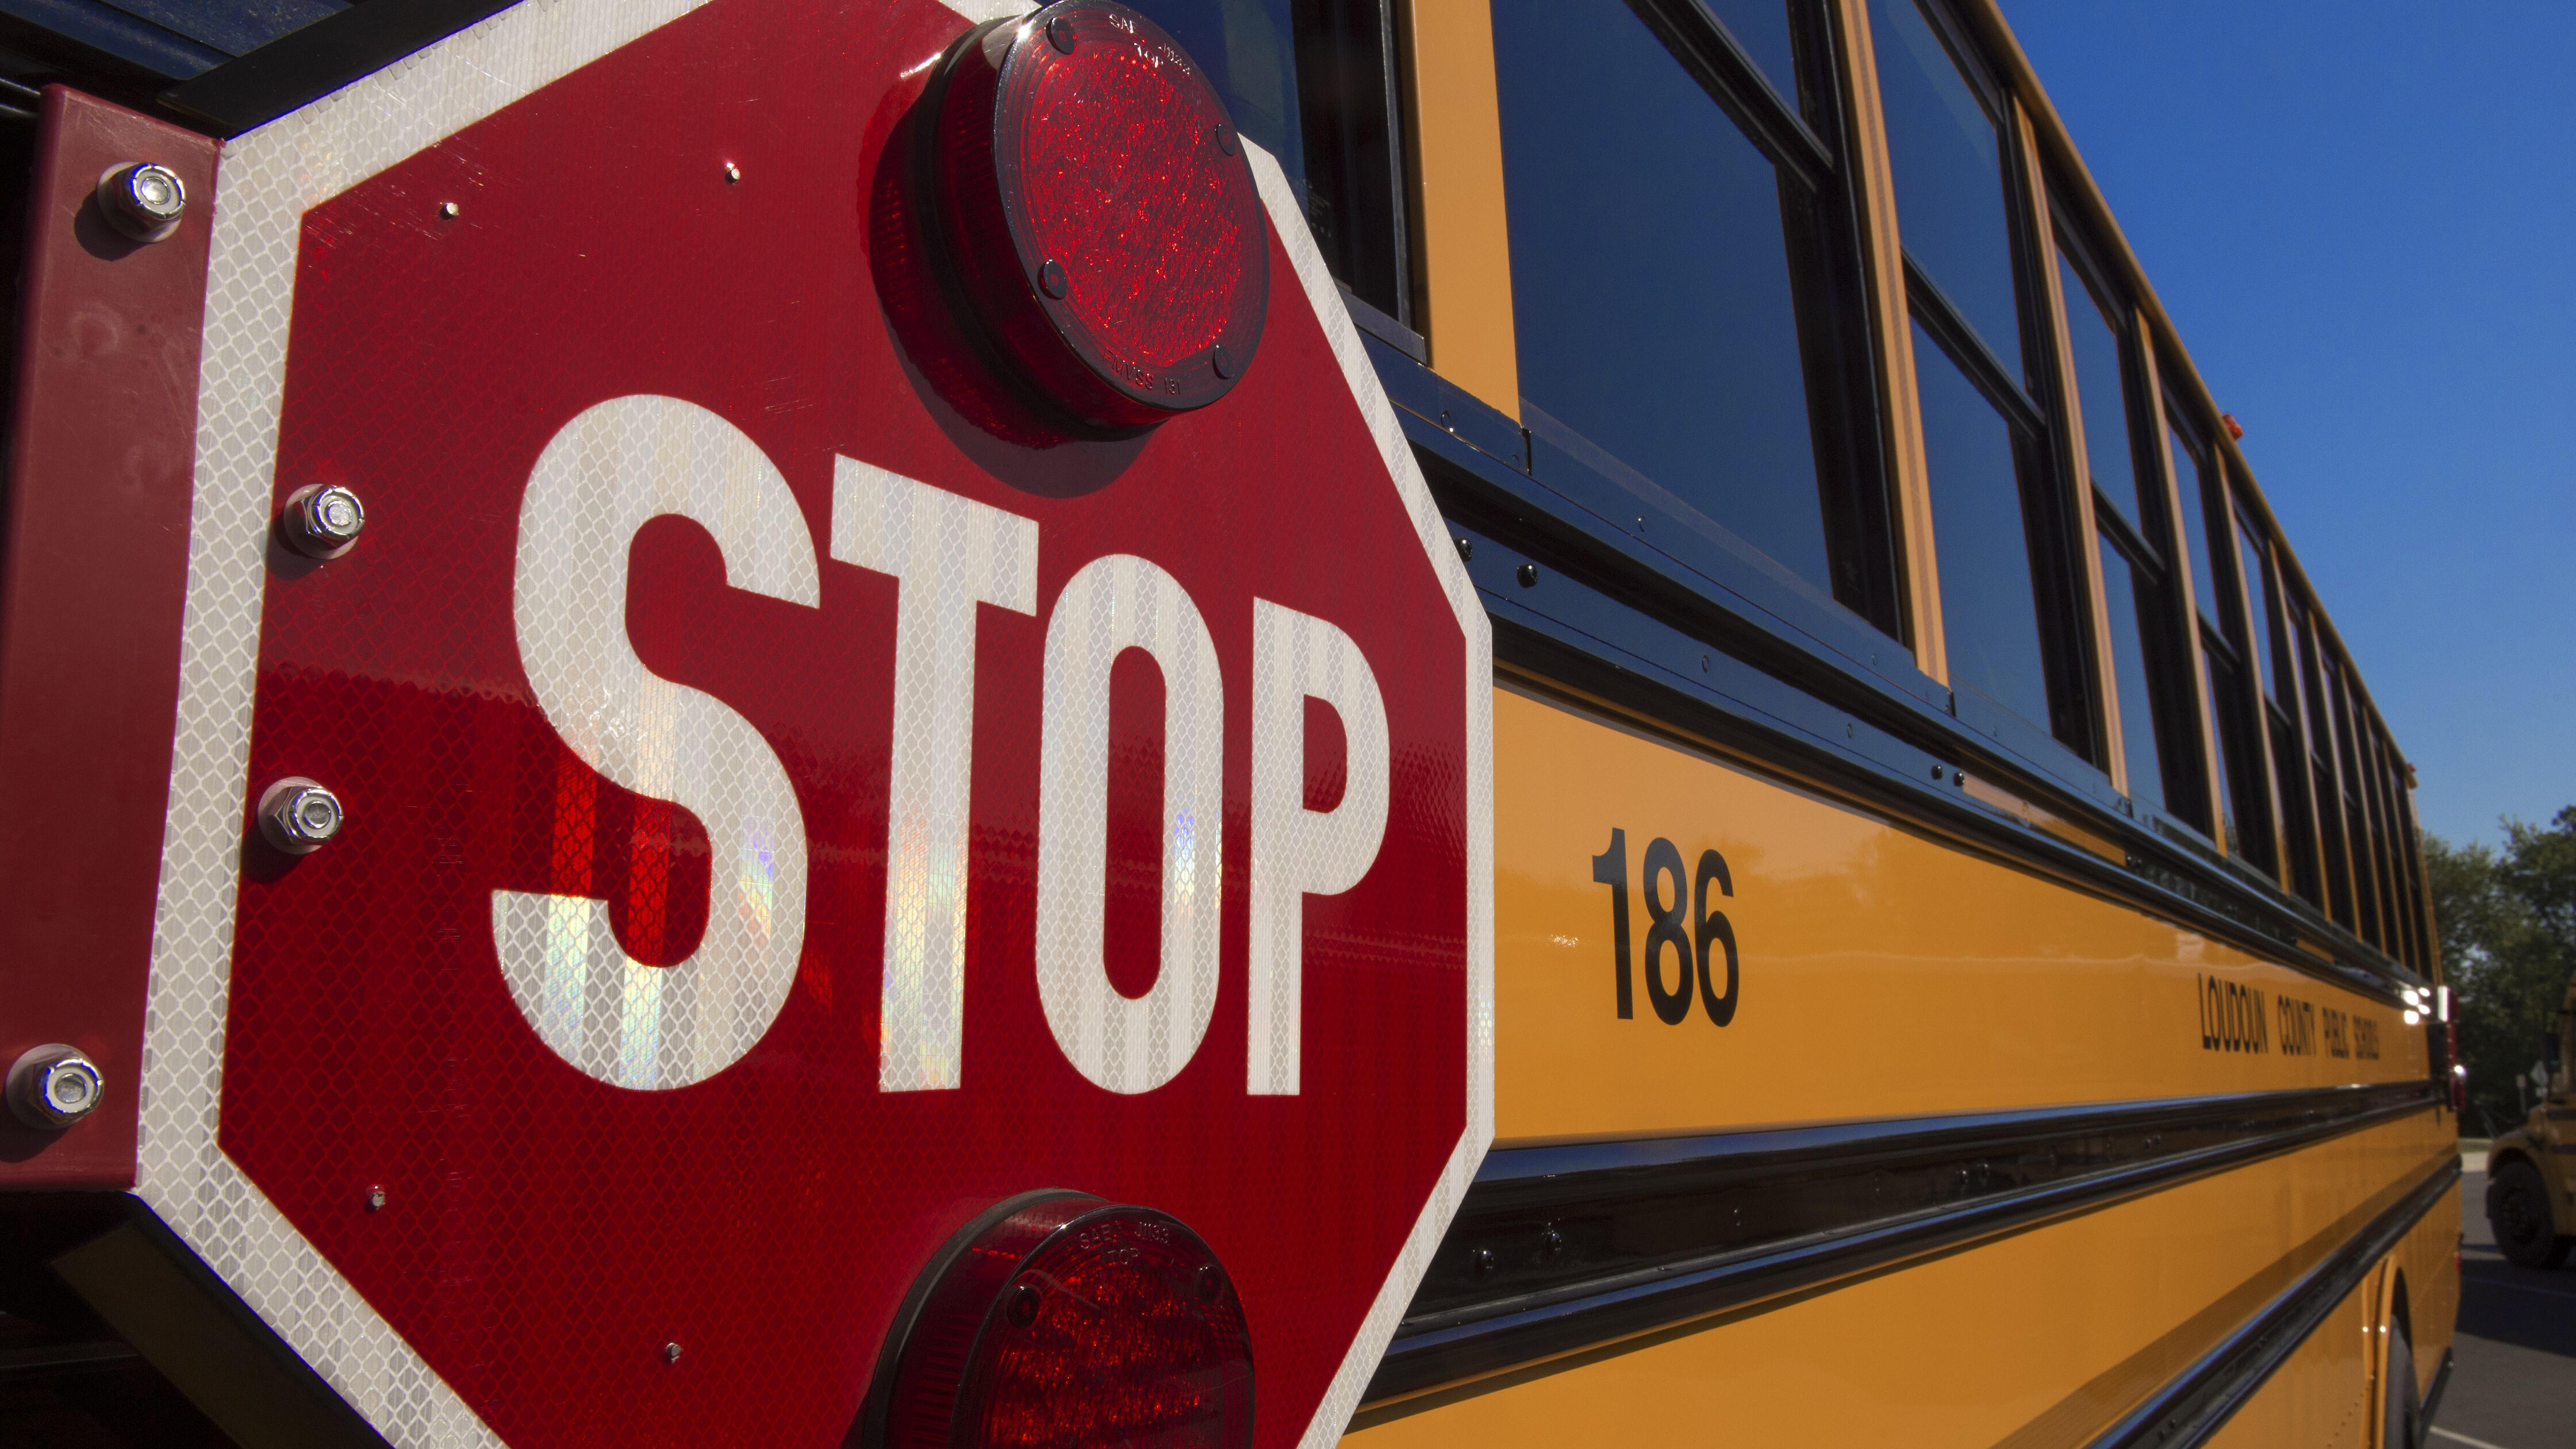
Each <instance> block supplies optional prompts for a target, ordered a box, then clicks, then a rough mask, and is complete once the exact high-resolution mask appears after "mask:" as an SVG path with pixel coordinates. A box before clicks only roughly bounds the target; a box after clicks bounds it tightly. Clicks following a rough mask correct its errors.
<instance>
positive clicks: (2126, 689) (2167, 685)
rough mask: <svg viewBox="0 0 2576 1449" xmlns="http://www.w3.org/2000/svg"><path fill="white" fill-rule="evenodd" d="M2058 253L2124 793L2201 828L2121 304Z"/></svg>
mask: <svg viewBox="0 0 2576 1449" xmlns="http://www.w3.org/2000/svg"><path fill="white" fill-rule="evenodd" d="M2053 255H2054V257H2055V260H2056V264H2057V275H2058V287H2059V292H2060V294H2061V295H2062V296H2063V297H2064V298H2065V304H2066V333H2067V343H2068V352H2069V353H2070V354H2071V358H2070V360H2071V361H2072V362H2073V363H2074V370H2075V391H2076V397H2075V399H2074V406H2073V407H2071V408H2069V409H2067V411H2068V412H2069V413H2070V414H2072V416H2071V417H2069V418H2068V419H2067V424H2068V426H2070V427H2075V428H2078V429H2079V433H2080V436H2081V437H2082V438H2083V440H2084V461H2085V467H2086V470H2087V471H2088V472H2089V473H2090V474H2091V475H2092V477H2091V482H2092V485H2093V498H2094V517H2095V519H2096V522H2097V524H2098V526H2099V528H2100V540H2099V543H2100V550H2101V558H2102V599H2103V607H2104V608H2105V609H2107V610H2109V613H2110V617H2109V618H2108V619H2107V620H2106V621H2105V622H2106V623H2107V624H2108V625H2109V633H2110V639H2111V673H2112V688H2113V690H2114V691H2115V693H2116V698H2115V699H2114V701H2113V703H2114V706H2115V707H2116V708H2117V709H2118V711H2119V717H2120V752H2121V754H2122V756H2123V757H2124V759H2125V762H2126V764H2127V766H2128V783H2129V794H2130V796H2131V798H2133V799H2138V800H2144V801H2146V802H2147V803H2149V804H2151V805H2155V806H2157V807H2159V808H2161V809H2167V810H2171V811H2173V812H2174V813H2175V814H2177V815H2179V816H2180V817H2181V818H2182V819H2184V820H2186V821H2188V822H2190V823H2191V824H2192V825H2194V826H2196V827H2198V828H2200V829H2203V830H2206V829H2208V828H2209V826H2208V819H2207V817H2208V814H2209V812H2208V810H2207V809H2206V808H2204V807H2203V806H2201V804H2200V803H2199V800H2198V797H2199V794H2200V789H2199V783H2200V771H2199V770H2198V768H2196V767H2195V765H2194V763H2193V762H2194V760H2195V759H2196V757H2197V755H2198V750H2199V740H2198V737H2197V734H2196V733H2195V732H2194V730H2193V729H2192V724H2191V709H2190V706H2189V705H2188V703H2186V702H2185V696H2186V695H2187V694H2188V688H2187V683H2186V682H2187V681H2188V679H2189V677H2190V676H2189V673H2188V671H2187V668H2186V667H2185V666H2184V664H2183V662H2182V661H2183V660H2185V659H2187V658H2188V657H2189V656H2188V654H2187V653H2186V651H2184V650H2183V648H2182V647H2181V642H2182V641H2181V637H2180V633H2179V629H2178V626H2179V624H2180V623H2181V620H2180V619H2179V618H2178V617H2177V614H2178V608H2177V606H2176V605H2175V604H2174V603H2173V597H2174V595H2173V580H2172V564H2171V560H2172V557H2173V546H2172V541H2171V539H2170V538H2168V537H2167V535H2168V534H2169V533H2170V532H2171V529H2170V527H2169V526H2168V525H2167V524H2166V523H2165V521H2164V520H2165V511H2164V510H2163V509H2162V508H2161V507H2159V506H2155V505H2157V504H2160V503H2161V501H2162V500H2161V495H2160V493H2159V490H2158V489H2157V488H2156V486H2155V485H2156V481H2157V480H2156V479H2155V478H2154V477H2152V476H2147V477H2142V476H2141V475H2140V473H2139V470H2138V466H2137V447H2136V444H2135V442H2134V440H2133V437H2132V434H2131V432H2130V424H2129V418H2130V411H2129V406H2130V399H2131V397H2132V396H2133V395H2134V394H2136V393H2137V392H2138V391H2139V389H2138V388H2135V387H2132V386H2131V385H2130V378H2129V371H2130V368H2129V363H2128V358H2129V357H2130V355H2131V354H2130V352H2129V350H2128V347H2127V345H2126V338H2127V335H2128V332H2129V328H2128V327H2127V326H2126V325H2125V323H2124V322H2123V321H2122V320H2120V319H2123V318H2125V317H2126V315H2127V309H2125V308H2121V307H2116V306H2111V305H2106V304H2105V303H2104V302H2103V300H2102V298H2103V291H2102V289H2100V288H2098V287H2096V286H2095V285H2094V283H2093V281H2092V279H2091V275H2090V273H2089V271H2088V269H2086V268H2084V267H2082V266H2079V265H2078V264H2077V263H2076V261H2075V259H2074V258H2073V257H2072V256H2070V255H2068V253H2067V250H2066V244H2065V243H2063V242H2061V243H2060V244H2059V245H2058V246H2057V247H2056V248H2055V249H2054V250H2053Z"/></svg>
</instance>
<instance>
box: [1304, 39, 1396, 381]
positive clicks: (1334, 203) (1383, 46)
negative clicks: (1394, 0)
mask: <svg viewBox="0 0 2576 1449" xmlns="http://www.w3.org/2000/svg"><path fill="white" fill-rule="evenodd" d="M1291 11H1292V15H1293V17H1294V22H1295V28H1296V33H1297V104H1298V118H1299V121H1300V123H1301V125H1302V128H1303V131H1304V136H1305V142H1306V224H1307V225H1308V227H1310V228H1311V229H1312V230H1313V231H1314V233H1315V245H1316V246H1317V248H1319V249H1320V250H1321V251H1322V252H1323V254H1324V264H1325V265H1326V266H1327V267H1329V268H1331V269H1332V273H1333V276H1334V277H1335V278H1336V279H1337V280H1339V281H1340V282H1341V284H1342V285H1343V286H1345V287H1348V288H1350V290H1351V292H1352V294H1353V295H1355V296H1357V297H1358V298H1359V299H1360V300H1361V301H1363V302H1365V303H1367V304H1368V305H1369V306H1371V307H1374V308H1376V309H1377V310H1378V311H1379V312H1381V313H1383V314H1385V315H1386V316H1387V317H1388V318H1389V319H1391V320H1393V321H1394V322H1395V323H1396V324H1397V325H1399V326H1401V327H1404V328H1406V329H1407V330H1409V331H1412V332H1415V333H1419V332H1420V331H1421V328H1422V324H1421V321H1420V319H1419V318H1417V317H1416V316H1415V310H1416V309H1415V307H1414V305H1413V303H1414V297H1413V265H1412V252H1411V247H1410V243H1409V238H1410V236H1411V234H1412V231H1413V228H1412V226H1411V225H1410V221H1411V218H1409V217H1408V216H1407V215H1406V209H1407V208H1406V198H1407V197H1408V196H1409V194H1410V192H1411V188H1410V187H1409V186H1407V185H1406V184H1405V173H1404V135H1403V128H1402V120H1401V117H1402V116H1403V114H1404V107H1403V101H1402V97H1401V95H1400V94H1399V92H1398V90H1397V77H1398V76H1400V75H1401V74H1402V73H1403V70H1402V67H1401V66H1400V65H1399V63H1398V61H1397V34H1396V25H1395V19H1394V17H1393V15H1391V14H1390V13H1389V6H1388V0H1295V4H1294V5H1293V6H1292V7H1291Z"/></svg>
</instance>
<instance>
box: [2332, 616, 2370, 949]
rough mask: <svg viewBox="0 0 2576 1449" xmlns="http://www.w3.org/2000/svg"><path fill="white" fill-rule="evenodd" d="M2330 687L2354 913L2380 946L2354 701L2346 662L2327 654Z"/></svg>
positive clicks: (2365, 935)
mask: <svg viewBox="0 0 2576 1449" xmlns="http://www.w3.org/2000/svg"><path fill="white" fill-rule="evenodd" d="M2325 665H2326V689H2327V692H2328V698H2329V702H2330V706H2331V708H2332V710H2333V715H2334V726H2335V756H2336V760H2337V763H2339V764H2340V765H2341V766H2342V767H2343V770H2342V773H2343V827H2344V839H2345V841H2346V842H2347V843H2348V844H2349V846H2350V848H2351V851H2352V881H2353V888H2354V895H2355V900H2354V907H2355V909H2354V915H2355V916H2356V917H2358V918H2359V924H2360V927H2361V938H2362V939H2363V940H2365V941H2368V942H2369V943H2370V944H2372V945H2374V946H2380V945H2381V944H2382V942H2383V939H2384V938H2383V937H2381V935H2380V933H2379V886H2378V880H2377V875H2378V873H2377V871H2376V870H2375V869H2374V868H2373V866H2372V860H2371V852H2370V836H2371V832H2370V816H2369V814H2368V812H2367V811H2365V810H2364V809H2363V807H2362V801H2361V795H2362V784H2361V762H2362V756H2361V754H2360V752H2359V743H2360V742H2359V739H2358V737H2357V736H2356V735H2355V734H2354V733H2353V724H2352V722H2353V713H2352V702H2351V700H2350V698H2349V696H2348V695H2347V694H2346V692H2345V690H2344V684H2343V669H2342V666H2341V665H2340V664H2339V663H2338V662H2337V661H2336V660H2335V658H2334V657H2333V656H2332V655H2331V654H2329V655H2328V656H2327V657H2326V661H2325Z"/></svg>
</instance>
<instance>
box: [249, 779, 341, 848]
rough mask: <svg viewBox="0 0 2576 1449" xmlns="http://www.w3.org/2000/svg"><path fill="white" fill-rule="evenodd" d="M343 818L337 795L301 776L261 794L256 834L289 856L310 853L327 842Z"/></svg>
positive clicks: (336, 833)
mask: <svg viewBox="0 0 2576 1449" xmlns="http://www.w3.org/2000/svg"><path fill="white" fill-rule="evenodd" d="M346 820H347V816H346V815H344V814H343V813H342V811H341V809H340V797H339V796H337V795H334V794H332V793H331V792H330V791H328V790H325V789H323V788H322V787H321V786H320V785H317V784H315V783H314V782H313V781H311V780H307V779H305V778H304V777H303V776H301V775H289V776H287V777H286V778H285V779H283V780H280V781H278V782H277V783H276V784H274V785H271V786H269V787H268V788H267V789H266V790H264V791H262V792H261V793H260V797H259V833H260V834H262V835H264V836H266V837H268V843H269V844H271V845H274V846H276V847H277V848H278V849H280V850H282V851H285V852H286V853H287V854H289V855H311V854H312V853H313V852H315V851H317V850H320V849H321V848H322V847H323V846H326V845H328V844H330V843H331V840H332V837H334V836H336V835H338V834H339V833H340V827H341V825H342V824H344V823H345V822H346Z"/></svg>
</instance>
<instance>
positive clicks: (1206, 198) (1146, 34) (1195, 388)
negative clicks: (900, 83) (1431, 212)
mask: <svg viewBox="0 0 2576 1449" xmlns="http://www.w3.org/2000/svg"><path fill="white" fill-rule="evenodd" d="M925 103H926V104H927V105H928V106H929V107H930V108H931V115H932V117H933V118H934V123H933V124H932V125H930V126H927V127H925V128H924V130H925V132H926V133H927V136H928V142H929V150H930V154H929V155H928V156H927V157H926V158H925V160H926V161H927V168H926V169H927V171H928V173H929V177H928V179H929V182H930V184H931V186H932V188H933V190H934V192H935V197H934V200H933V204H932V205H931V206H930V207H929V208H927V210H928V211H929V213H930V215H931V216H932V218H933V225H934V226H935V227H936V228H937V230H938V231H940V232H942V233H944V235H943V236H940V237H937V238H935V239H934V245H933V246H932V247H931V248H930V251H931V254H932V256H933V257H935V258H938V259H940V261H941V262H942V264H944V265H945V266H946V267H948V268H949V269H950V270H951V273H952V275H951V281H952V282H953V284H954V287H955V290H956V291H957V292H958V294H959V300H960V301H961V303H963V306H962V307H961V311H962V312H964V313H965V314H966V318H965V320H966V323H967V325H968V326H969V327H970V328H971V329H974V330H976V331H978V332H980V333H981V334H982V336H983V337H984V338H985V339H986V340H987V341H989V342H990V343H991V344H992V346H993V349H994V351H995V352H996V353H998V354H999V356H998V359H997V360H998V361H999V362H1000V363H1001V364H1002V365H1003V366H1005V367H1007V368H1009V369H1011V370H1012V371H1014V372H1015V373H1017V374H1018V376H1019V379H1020V380H1021V381H1022V382H1024V383H1027V384H1029V385H1031V386H1033V387H1034V388H1035V389H1036V390H1037V391H1038V392H1039V393H1040V394H1042V395H1043V397H1044V398H1045V399H1046V400H1047V401H1049V402H1052V403H1054V404H1056V405H1057V406H1058V407H1060V408H1062V409H1064V410H1067V411H1069V412H1071V413H1072V414H1073V415H1074V416H1075V417H1077V418H1079V419H1081V420H1082V421H1084V422H1087V423H1090V424H1092V425H1094V426H1098V427H1105V428H1111V429H1128V428H1138V427H1145V426H1150V425H1151V424H1154V423H1157V422H1160V421H1162V420H1163V419H1164V418H1167V417H1169V416H1171V415H1172V414H1174V413H1179V412H1187V411H1189V410H1190V409H1193V408H1201V407H1205V406H1207V405H1208V404H1209V403H1212V402H1214V401H1216V400H1217V399H1218V398H1220V397H1223V396H1225V394H1226V393H1227V392H1228V391H1229V390H1231V389H1232V388H1233V386H1234V383H1235V379H1237V378H1239V377H1241V376H1242V375H1243V371H1244V369H1245V368H1246V367H1248V366H1249V365H1250V364H1251V361H1252V354H1253V350H1254V349H1255V348H1256V347H1258V346H1259V345H1260V342H1261V319H1262V313H1263V311H1264V309H1265V308H1266V306H1267V305H1268V299H1269V291H1270V261H1269V255H1270V254H1269V238H1268V233H1267V231H1266V230H1265V229H1264V224H1263V221H1262V209H1261V200H1260V197H1259V196H1258V195H1257V194H1256V193H1255V191H1254V190H1253V182H1252V172H1251V169H1250V167H1249V166H1248V165H1247V164H1246V163H1245V160H1244V157H1243V154H1242V152H1243V147H1242V144H1241V142H1240V141H1239V140H1238V139H1237V138H1236V136H1235V132H1234V123H1233V121H1232V119H1231V118H1229V117H1228V116H1227V115H1226V111H1225V106H1224V103H1223V102H1221V101H1219V100H1218V99H1217V95H1216V92H1215V91H1214V89H1212V88H1211V87H1210V86H1209V85H1208V83H1207V78H1206V77H1205V76H1204V75H1203V74H1201V72H1200V71H1199V69H1198V67H1197V66H1196V65H1194V64H1193V63H1192V62H1191V61H1190V59H1189V57H1188V56H1187V55H1186V54H1184V53H1183V52H1182V50H1181V48H1180V47H1179V46H1178V45H1175V44H1174V43H1173V42H1172V40H1171V38H1170V37H1169V36H1167V35H1165V34H1164V33H1163V32H1162V31H1161V30H1160V29H1158V28H1157V27H1156V26H1155V25H1154V23H1153V22H1152V21H1150V20H1147V19H1146V18H1145V17H1143V16H1141V15H1139V14H1137V13H1136V12H1135V11H1133V10H1130V9H1128V8H1127V7H1125V6H1123V5H1117V4H1112V3H1108V0H1062V3H1059V4H1055V5H1050V6H1047V7H1046V8H1045V9H1042V10H1039V11H1037V12H1036V13H1034V14H1032V15H1029V16H1026V17H1024V18H1021V19H1019V20H1016V21H1013V20H1002V21H994V22H992V23H990V24H987V25H984V26H981V27H978V28H977V29H975V30H972V31H969V32H968V33H967V34H966V35H965V36H964V37H963V38H961V39H960V40H959V41H958V43H957V44H956V45H955V46H954V47H952V48H951V49H950V51H949V53H948V55H947V56H946V57H945V59H944V60H943V62H942V65H941V71H940V74H939V76H938V77H937V79H936V80H935V81H934V83H933V84H932V86H931V88H930V90H929V92H928V94H927V96H926V98H925Z"/></svg>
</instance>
